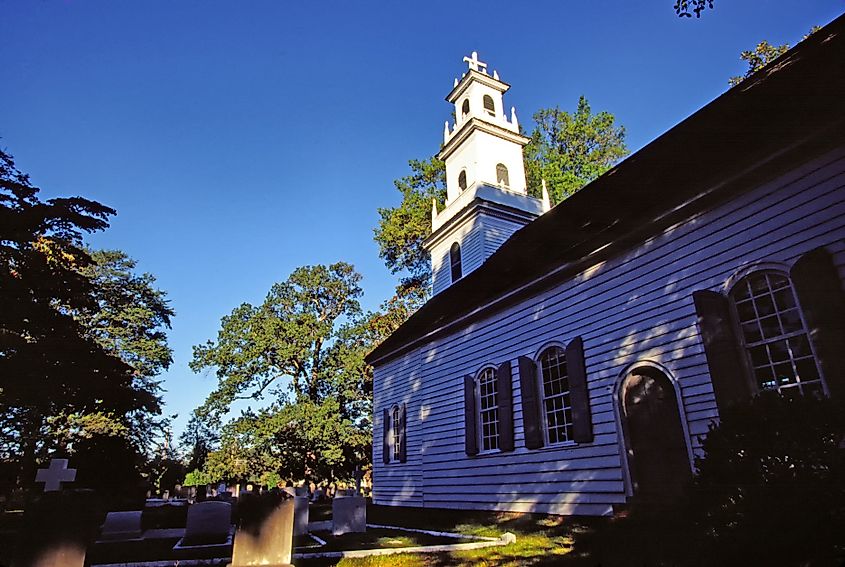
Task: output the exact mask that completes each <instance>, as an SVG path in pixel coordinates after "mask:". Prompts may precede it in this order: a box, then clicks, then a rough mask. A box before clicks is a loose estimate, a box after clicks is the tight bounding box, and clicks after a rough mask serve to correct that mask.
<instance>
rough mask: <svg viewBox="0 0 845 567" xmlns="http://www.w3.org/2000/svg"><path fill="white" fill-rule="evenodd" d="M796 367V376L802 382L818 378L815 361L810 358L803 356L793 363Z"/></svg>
mask: <svg viewBox="0 0 845 567" xmlns="http://www.w3.org/2000/svg"><path fill="white" fill-rule="evenodd" d="M795 366H797V367H798V377H799V378H800V380H801V381H802V382H811V381H813V380H818V379H819V370H818V367H817V366H816V361H815V360H814V359H812V358H805V359H803V360H799V361H798V362H796V363H795Z"/></svg>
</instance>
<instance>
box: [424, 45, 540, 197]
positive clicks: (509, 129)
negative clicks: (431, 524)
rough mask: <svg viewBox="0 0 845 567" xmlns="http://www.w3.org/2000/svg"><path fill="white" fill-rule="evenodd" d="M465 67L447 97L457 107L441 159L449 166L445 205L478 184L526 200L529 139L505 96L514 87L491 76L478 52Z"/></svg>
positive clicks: (466, 60) (447, 130) (494, 75)
mask: <svg viewBox="0 0 845 567" xmlns="http://www.w3.org/2000/svg"><path fill="white" fill-rule="evenodd" d="M464 62H465V63H467V65H468V67H469V69H468V70H467V72H466V73H464V74H463V76H462V77H461V79H460V80H458V79H455V86H454V87H453V88H452V91H451V92H450V93H449V95H448V96H447V97H446V100H447V101H449V102H450V103H452V104H454V105H455V123H454V124H453V125H452V126H451V128H450V127H449V123H448V122H447V123H446V129H445V131H444V133H443V148H442V150H441V151H440V154H439V155H438V157H439V158H440V159H442V160H444V161H445V162H446V188H447V189H446V190H447V203H448V202H450V201H453V200H454V199H455V198H457V196H458V195H459V194H460V193H461V191H463V190H464V189H466V188H467V187H469V186H471V185H473V184H475V183H488V184H491V185H495V186H500V187H502V188H504V189H507V190H510V191H516V192H518V193H522V194H525V193H526V192H527V191H526V184H525V167H524V166H523V163H522V148H523V147H524V146H525V144H527V143H528V138H526V137H524V136H522V135H520V133H519V123H518V122H517V119H516V109H514V108H513V107H511V108H510V110H509V111H506V110H505V105H504V94H505V92H507V90H508V89H509V88H510V85H508V84H507V83H505V82H504V81H502V80H501V79H500V78H499V74H498V73H497V72H496V71H493V75H492V76H490V75H489V74H488V73H487V63H484V62H483V61H479V59H478V52H476V51H473V52H472V56H471V57H464ZM508 115H510V120H509V119H508ZM462 173H463V177H462V176H461V174H462ZM464 181H465V183H464Z"/></svg>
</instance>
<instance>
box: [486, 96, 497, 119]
mask: <svg viewBox="0 0 845 567" xmlns="http://www.w3.org/2000/svg"><path fill="white" fill-rule="evenodd" d="M483 100H484V110H485V111H486V112H487V114H489V115H490V116H496V105H495V104H494V103H493V97H492V96H490V95H489V94H486V95H484V99H483Z"/></svg>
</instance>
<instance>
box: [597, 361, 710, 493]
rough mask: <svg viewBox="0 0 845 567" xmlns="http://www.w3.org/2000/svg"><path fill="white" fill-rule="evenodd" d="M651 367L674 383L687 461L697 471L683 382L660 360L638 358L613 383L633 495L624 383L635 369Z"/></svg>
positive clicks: (615, 410) (626, 479) (627, 488)
mask: <svg viewBox="0 0 845 567" xmlns="http://www.w3.org/2000/svg"><path fill="white" fill-rule="evenodd" d="M644 367H645V368H651V369H654V370H657V371H659V372H660V373H661V374H663V375H664V376H666V378H667V379H668V380H669V383H670V384H671V385H672V390H674V392H675V403H676V405H677V407H678V417H679V418H680V421H681V431H682V433H683V435H684V446H685V447H686V450H687V461H688V462H689V467H690V472H692V473H693V474H694V473H695V461H694V456H693V452H692V447H691V445H690V440H691V437H690V432H689V424H688V423H687V412H686V409H685V408H684V400H683V397H682V396H681V384H680V382H678V379H677V378H676V377H675V374H674V373H673V372H671V371H670V370H669V369H668V368H666V367H665V366H663V365H662V364H660V363H659V362H655V361H653V360H648V359H643V360H637V361H636V362H632V363H630V364H628V365H627V366H625V368H623V369H622V372H620V373H619V375H618V376H617V377H616V381H615V382H614V384H613V394H612V395H613V415H614V418H615V420H616V431H617V436H616V437H617V439H618V441H619V457H620V461H621V464H622V481H623V484H624V485H625V496H633V495H634V482H633V479H632V478H631V468H630V467H631V465H630V463H629V459H628V440H627V439H626V432H625V428H624V426H623V421H624V418H623V415H622V399H621V393H622V384H624V383H625V378H627V377H628V375H630V374H631V373H632V372H633V371H634V370H637V369H638V368H644Z"/></svg>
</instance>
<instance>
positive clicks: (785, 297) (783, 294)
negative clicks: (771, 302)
mask: <svg viewBox="0 0 845 567" xmlns="http://www.w3.org/2000/svg"><path fill="white" fill-rule="evenodd" d="M775 303H776V304H777V307H778V311H786V310H787V309H791V308H792V307H794V306H795V298H793V297H792V290H791V289H788V288H787V289H781V290H778V291H776V292H775Z"/></svg>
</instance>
